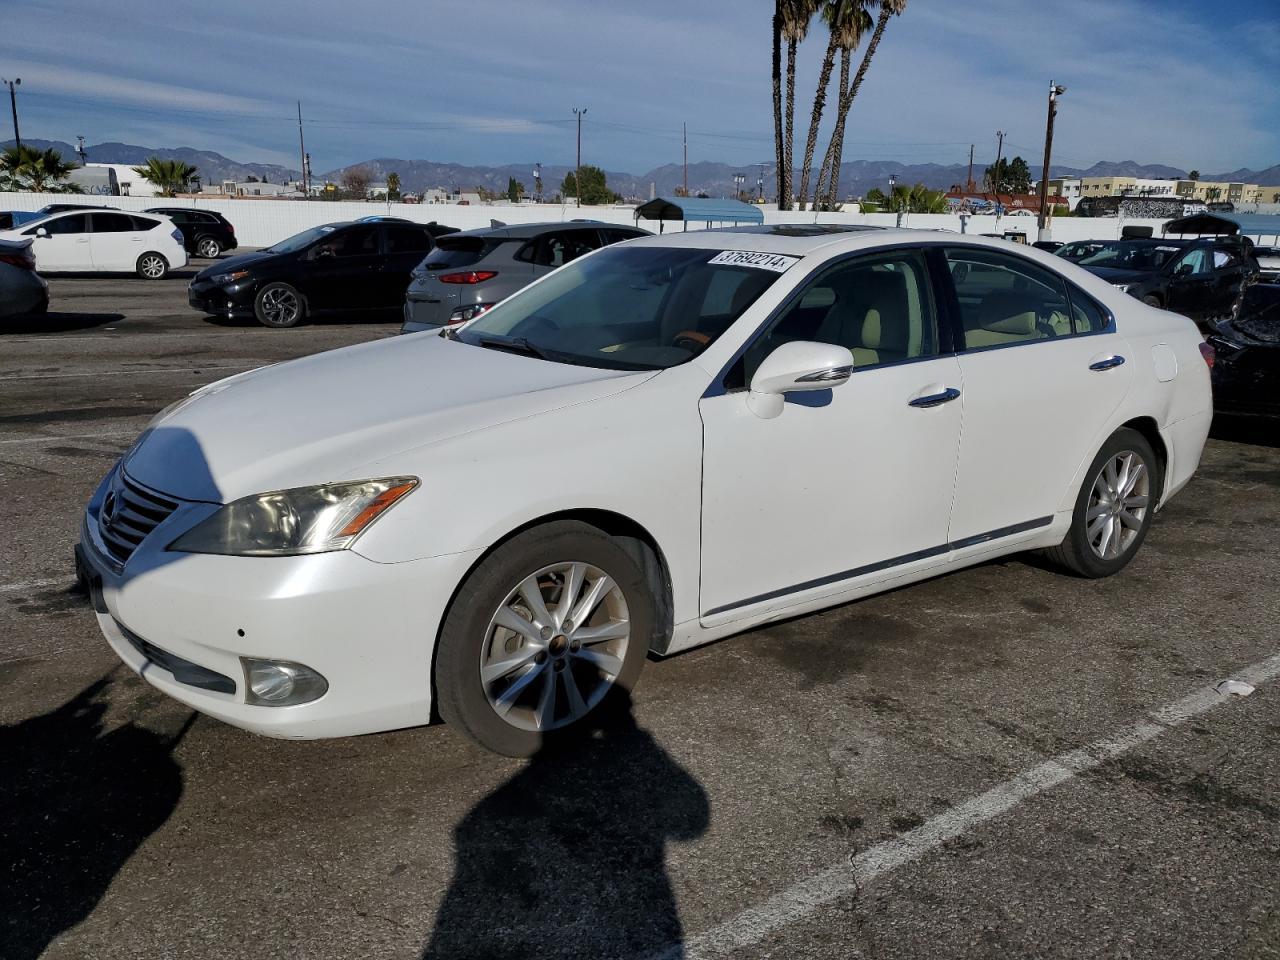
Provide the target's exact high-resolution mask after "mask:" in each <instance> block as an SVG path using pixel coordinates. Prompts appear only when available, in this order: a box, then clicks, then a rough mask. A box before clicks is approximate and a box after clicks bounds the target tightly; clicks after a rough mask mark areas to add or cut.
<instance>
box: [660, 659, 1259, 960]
mask: <svg viewBox="0 0 1280 960" xmlns="http://www.w3.org/2000/svg"><path fill="white" fill-rule="evenodd" d="M1233 677H1234V679H1236V680H1243V681H1245V682H1246V683H1250V684H1253V685H1254V686H1255V687H1256V686H1260V685H1261V684H1263V683H1265V682H1267V681H1268V680H1274V679H1275V678H1276V677H1280V654H1276V655H1274V656H1271V657H1268V658H1267V659H1265V660H1260V661H1259V662H1257V663H1254V664H1252V665H1250V666H1248V667H1245V668H1244V669H1243V670H1240V671H1238V672H1236V673H1235V674H1234V675H1233ZM1231 699H1233V698H1232V697H1230V696H1228V695H1224V694H1222V693H1219V692H1218V691H1217V690H1216V689H1215V687H1214V685H1212V684H1211V685H1209V686H1206V687H1201V688H1199V689H1198V690H1196V691H1194V692H1193V693H1190V694H1188V695H1187V696H1185V697H1183V698H1182V699H1181V700H1175V701H1174V702H1173V703H1170V704H1167V705H1166V706H1164V707H1161V708H1160V709H1158V710H1155V711H1153V712H1151V713H1150V714H1148V715H1147V716H1146V717H1145V718H1143V719H1141V720H1138V721H1137V722H1135V723H1134V724H1132V725H1131V726H1129V727H1127V728H1125V729H1124V730H1122V731H1120V732H1119V733H1118V734H1116V735H1115V736H1113V737H1109V738H1108V739H1106V740H1099V741H1097V742H1096V743H1092V744H1090V745H1089V746H1087V747H1081V748H1080V749H1078V750H1071V751H1069V752H1067V753H1063V754H1059V755H1058V756H1056V757H1054V758H1052V759H1051V760H1046V761H1045V762H1044V763H1041V764H1039V765H1037V766H1035V767H1032V768H1031V769H1030V770H1028V771H1026V772H1025V773H1023V774H1021V775H1020V776H1017V777H1014V778H1013V779H1012V780H1008V781H1006V782H1005V783H1002V784H999V785H998V786H995V787H992V788H991V789H990V790H988V791H987V792H986V793H983V794H979V795H978V796H976V797H973V798H972V799H970V800H966V801H965V802H963V803H961V804H959V805H957V806H955V807H952V808H951V809H950V810H948V811H947V812H946V813H943V814H939V815H938V816H936V817H934V818H933V819H932V820H929V821H927V822H926V823H924V824H922V825H921V826H919V827H916V828H915V829H914V830H911V831H909V832H907V833H904V834H902V835H901V836H898V837H895V838H894V839H892V840H886V841H885V842H884V843H880V844H877V845H876V846H874V847H871V848H869V849H867V850H864V851H863V852H862V853H860V854H858V855H857V856H856V857H854V858H853V859H852V861H851V862H850V863H842V864H840V865H838V866H834V867H830V868H828V869H826V870H824V871H822V872H821V873H819V874H816V875H814V876H812V877H810V878H808V879H807V880H801V881H800V882H799V883H796V884H794V885H793V886H791V887H789V888H788V889H786V890H784V891H782V892H781V893H778V894H775V895H774V896H772V897H770V898H769V899H768V900H766V901H764V903H762V904H760V905H759V906H757V907H752V908H750V909H749V910H744V911H743V912H742V913H740V914H738V915H737V916H736V917H733V918H732V919H730V920H726V921H725V922H724V923H721V924H719V925H718V926H716V927H713V928H712V929H710V930H708V931H707V932H705V933H702V934H699V935H698V936H696V937H693V938H691V939H690V940H689V941H688V942H686V943H685V944H684V945H683V946H678V945H677V946H672V947H669V948H668V949H667V950H665V951H663V952H661V953H658V954H655V955H653V960H671V958H676V957H684V958H687V960H695V958H704V957H722V956H727V955H728V954H730V953H732V952H733V951H734V950H738V949H741V948H742V947H746V946H750V945H752V944H756V943H759V942H760V941H762V940H763V939H764V938H765V937H767V936H769V935H770V934H772V933H773V932H775V931H776V930H778V929H779V928H781V927H784V926H786V925H787V924H789V923H794V922H795V921H797V920H802V919H804V918H805V917H807V916H809V915H810V914H812V913H814V912H815V911H817V910H818V909H819V908H821V907H822V906H824V905H826V904H828V903H831V902H832V901H834V900H839V899H841V898H842V897H848V896H851V895H853V894H856V893H857V892H858V891H859V890H861V889H863V888H864V887H865V886H866V885H867V884H869V883H871V882H872V881H873V880H875V879H876V878H877V877H879V876H881V875H882V874H885V873H888V872H889V871H891V870H895V869H897V868H898V867H902V866H905V865H906V864H909V863H912V862H914V861H916V860H918V859H920V858H921V857H923V856H924V855H925V854H927V853H930V852H932V851H934V850H936V849H938V848H939V847H940V846H942V845H943V844H944V843H946V842H947V841H948V840H952V839H954V838H956V837H958V836H960V835H961V834H963V833H965V832H966V831H968V830H971V829H973V828H974V827H977V826H980V825H981V824H984V823H986V822H987V821H989V820H993V819H995V818H996V817H998V816H1000V815H1001V814H1004V813H1007V812H1008V811H1010V810H1012V809H1013V808H1014V807H1016V806H1018V805H1019V804H1020V803H1022V802H1023V801H1025V800H1029V799H1030V798H1032V797H1034V796H1036V795H1037V794H1040V793H1043V792H1044V791H1046V790H1049V789H1051V788H1053V787H1056V786H1058V785H1059V784H1062V783H1065V782H1066V781H1068V780H1070V779H1072V778H1073V777H1076V776H1078V775H1079V774H1081V773H1085V772H1087V771H1089V770H1094V769H1096V768H1097V767H1100V766H1102V764H1104V763H1106V762H1107V761H1108V760H1111V759H1113V758H1115V757H1118V756H1120V755H1121V754H1124V753H1127V752H1129V751H1130V750H1133V749H1134V748H1135V747H1140V746H1142V745H1143V744H1144V743H1148V742H1149V741H1151V740H1154V739H1155V738H1156V737H1158V736H1160V735H1161V734H1162V733H1165V732H1167V731H1168V730H1171V729H1173V728H1174V727H1177V726H1178V725H1180V724H1182V723H1185V722H1187V721H1188V720H1191V719H1193V718H1195V717H1198V716H1200V715H1201V714H1203V713H1207V712H1208V711H1210V710H1212V709H1213V708H1214V707H1216V706H1218V705H1219V704H1222V703H1225V702H1227V701H1230V700H1231ZM682 951H683V952H682Z"/></svg>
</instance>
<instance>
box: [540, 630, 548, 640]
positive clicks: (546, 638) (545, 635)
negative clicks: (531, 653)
mask: <svg viewBox="0 0 1280 960" xmlns="http://www.w3.org/2000/svg"><path fill="white" fill-rule="evenodd" d="M539 634H540V635H541V636H542V639H543V640H550V639H551V628H550V627H543V628H542V629H541V630H540V631H539Z"/></svg>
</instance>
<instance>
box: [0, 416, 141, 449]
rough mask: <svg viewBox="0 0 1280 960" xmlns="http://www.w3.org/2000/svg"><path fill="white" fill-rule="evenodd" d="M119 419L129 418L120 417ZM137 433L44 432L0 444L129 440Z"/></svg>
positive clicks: (2, 441)
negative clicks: (39, 434)
mask: <svg viewBox="0 0 1280 960" xmlns="http://www.w3.org/2000/svg"><path fill="white" fill-rule="evenodd" d="M142 416H143V415H139V417H138V419H139V420H140V419H142ZM121 419H129V418H128V417H122V418H121ZM137 435H138V431H137V430H131V431H130V432H128V433H66V434H51V433H46V434H42V435H41V436H38V437H15V438H13V439H11V440H0V444H6V443H52V442H53V441H55V440H103V441H106V440H130V439H132V438H134V437H136V436H137Z"/></svg>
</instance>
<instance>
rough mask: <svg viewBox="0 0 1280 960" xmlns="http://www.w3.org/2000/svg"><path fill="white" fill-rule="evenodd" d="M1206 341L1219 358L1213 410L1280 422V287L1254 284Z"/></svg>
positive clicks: (1216, 365)
mask: <svg viewBox="0 0 1280 960" xmlns="http://www.w3.org/2000/svg"><path fill="white" fill-rule="evenodd" d="M1205 339H1206V340H1207V341H1208V342H1209V344H1210V345H1211V346H1212V347H1213V348H1214V350H1215V351H1216V353H1217V360H1216V361H1215V363H1214V366H1213V404H1214V407H1215V408H1216V409H1218V410H1220V411H1222V412H1224V413H1243V414H1255V415H1261V416H1267V417H1277V418H1280V284H1275V283H1256V284H1252V285H1251V286H1250V287H1249V288H1248V289H1247V290H1245V294H1244V296H1243V297H1242V298H1241V303H1240V309H1239V311H1238V312H1237V314H1236V316H1234V317H1230V318H1227V319H1225V320H1220V321H1219V322H1218V323H1217V325H1216V328H1215V329H1214V331H1213V332H1212V333H1210V334H1209V335H1208V336H1207V337H1205Z"/></svg>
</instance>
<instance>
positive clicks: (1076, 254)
mask: <svg viewBox="0 0 1280 960" xmlns="http://www.w3.org/2000/svg"><path fill="white" fill-rule="evenodd" d="M1115 242H1116V241H1114V240H1072V241H1070V242H1068V243H1064V244H1063V245H1062V246H1060V247H1059V248H1058V249H1057V250H1054V251H1053V254H1054V256H1058V257H1061V258H1062V259H1063V260H1070V261H1071V262H1072V263H1079V262H1080V261H1081V260H1083V259H1084V258H1085V257H1091V256H1093V255H1094V254H1095V253H1097V252H1098V251H1099V250H1101V249H1102V248H1103V247H1104V246H1106V245H1107V244H1108V243H1115Z"/></svg>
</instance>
